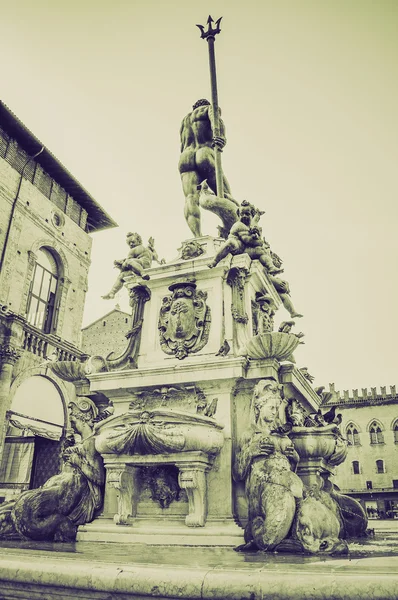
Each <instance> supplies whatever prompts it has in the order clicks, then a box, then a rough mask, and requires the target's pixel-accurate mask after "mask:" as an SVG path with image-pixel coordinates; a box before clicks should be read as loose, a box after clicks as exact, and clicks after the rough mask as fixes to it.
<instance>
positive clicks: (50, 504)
mask: <svg viewBox="0 0 398 600" xmlns="http://www.w3.org/2000/svg"><path fill="white" fill-rule="evenodd" d="M69 415H70V423H71V426H72V428H73V430H74V431H75V432H76V433H77V434H78V435H79V436H80V437H81V441H80V442H77V443H75V444H74V445H72V446H69V447H68V448H66V449H65V450H64V452H63V456H62V459H63V467H62V470H61V472H60V473H58V474H57V475H54V476H53V477H50V479H49V480H48V481H47V482H46V483H45V484H44V485H43V486H42V487H40V488H38V489H34V490H28V491H26V492H24V493H22V494H21V495H20V496H19V497H18V498H17V500H13V501H11V502H8V503H6V504H4V505H2V506H1V508H0V537H3V536H5V537H7V536H10V535H12V534H19V535H21V536H22V537H24V538H29V539H32V540H50V541H51V540H54V541H73V540H74V539H75V537H76V531H77V527H78V525H82V524H84V523H89V522H90V521H92V520H93V518H94V516H95V514H96V512H97V511H98V510H99V509H100V508H101V506H102V497H103V484H104V467H103V461H102V458H101V456H100V455H99V454H98V452H97V451H96V449H95V445H94V436H93V432H92V429H93V425H94V420H95V419H96V418H97V417H98V409H97V407H96V406H95V404H94V402H93V401H92V400H90V399H89V398H78V399H77V400H76V401H74V402H71V403H70V404H69Z"/></svg>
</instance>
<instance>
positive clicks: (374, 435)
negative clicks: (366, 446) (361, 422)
mask: <svg viewBox="0 0 398 600" xmlns="http://www.w3.org/2000/svg"><path fill="white" fill-rule="evenodd" d="M369 434H370V443H371V444H384V436H383V432H382V430H381V428H380V425H379V424H378V423H377V422H376V421H373V423H372V424H371V426H370V427H369Z"/></svg>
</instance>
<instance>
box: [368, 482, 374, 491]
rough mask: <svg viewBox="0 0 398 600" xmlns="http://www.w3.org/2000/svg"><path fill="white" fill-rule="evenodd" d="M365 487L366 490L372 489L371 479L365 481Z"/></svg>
mask: <svg viewBox="0 0 398 600" xmlns="http://www.w3.org/2000/svg"><path fill="white" fill-rule="evenodd" d="M366 489H367V490H372V489H373V485H372V482H371V481H367V482H366Z"/></svg>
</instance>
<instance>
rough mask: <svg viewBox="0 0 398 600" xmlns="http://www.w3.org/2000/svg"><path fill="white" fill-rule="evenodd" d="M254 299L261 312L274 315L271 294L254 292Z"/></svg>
mask: <svg viewBox="0 0 398 600" xmlns="http://www.w3.org/2000/svg"><path fill="white" fill-rule="evenodd" d="M256 300H257V303H258V305H259V307H260V310H261V312H262V313H264V314H265V315H269V316H271V317H273V316H274V314H275V302H274V300H273V299H272V298H271V296H268V295H267V294H259V293H257V294H256Z"/></svg>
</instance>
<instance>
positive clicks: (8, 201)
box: [0, 102, 116, 499]
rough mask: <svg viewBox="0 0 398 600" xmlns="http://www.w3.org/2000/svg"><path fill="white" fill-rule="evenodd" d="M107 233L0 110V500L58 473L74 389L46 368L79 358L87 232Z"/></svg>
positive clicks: (97, 213) (93, 206)
mask: <svg viewBox="0 0 398 600" xmlns="http://www.w3.org/2000/svg"><path fill="white" fill-rule="evenodd" d="M115 225H116V224H115V223H114V221H113V220H112V219H111V218H110V217H109V216H108V215H107V214H106V212H105V211H104V210H103V209H102V208H101V207H100V206H99V205H98V204H97V202H96V201H95V200H94V199H93V198H92V197H91V196H90V195H89V194H88V193H87V191H86V190H85V189H84V188H83V187H82V186H81V185H80V183H79V182H78V181H77V180H76V179H75V178H74V177H73V176H72V175H71V174H70V173H69V172H68V171H67V169H66V168H65V167H64V166H63V165H62V164H61V163H60V162H59V161H58V160H57V159H56V158H55V157H54V156H53V154H52V153H51V152H50V151H49V150H48V149H47V148H45V147H44V146H43V144H42V143H41V142H40V141H39V140H38V139H37V138H36V137H35V136H34V135H33V134H32V133H31V132H30V131H29V130H28V129H27V128H26V127H25V125H24V124H23V123H22V122H21V121H20V120H19V119H18V118H17V117H16V116H15V115H14V114H13V113H12V112H11V111H10V110H9V109H8V108H7V107H6V106H5V105H4V104H3V103H2V102H0V423H1V427H0V457H2V461H1V462H0V498H3V499H4V498H6V499H7V498H8V497H10V496H12V495H14V494H16V493H19V492H20V491H21V490H23V489H26V488H27V487H29V486H31V485H35V486H36V485H40V484H41V483H43V479H44V478H47V475H48V474H52V470H54V469H56V468H57V464H56V463H57V458H56V457H57V452H56V451H55V449H56V448H57V447H58V446H59V444H60V443H61V442H62V439H63V438H64V436H65V432H66V430H67V426H68V423H67V406H68V403H69V401H70V400H71V399H72V398H74V394H75V389H74V386H73V385H72V384H68V383H65V382H62V381H60V380H59V379H57V377H56V376H55V375H53V374H52V373H51V370H50V369H48V364H49V361H53V360H77V359H79V358H81V356H82V351H81V350H80V349H79V348H78V344H79V340H80V328H81V322H82V316H83V308H84V302H85V294H86V291H87V275H88V270H89V266H90V253H91V244H92V239H91V237H90V235H89V233H91V232H95V231H99V230H101V229H105V228H108V227H113V226H115ZM40 472H41V474H40Z"/></svg>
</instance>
